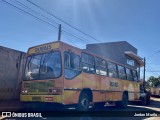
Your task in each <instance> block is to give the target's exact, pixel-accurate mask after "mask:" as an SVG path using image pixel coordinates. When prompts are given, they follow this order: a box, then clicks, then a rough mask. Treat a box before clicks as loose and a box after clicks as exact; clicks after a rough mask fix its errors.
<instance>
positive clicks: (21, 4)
mask: <svg viewBox="0 0 160 120" xmlns="http://www.w3.org/2000/svg"><path fill="white" fill-rule="evenodd" d="M13 2H14V3H16V4H19V5H20V6H21V7H22V8H25V9H26V10H28V11H31V12H32V13H34V14H36V15H37V14H38V15H39V16H42V17H44V18H45V19H47V20H49V21H51V22H53V23H55V24H56V25H59V23H57V22H55V21H53V20H52V19H50V18H48V17H46V16H45V15H43V14H40V13H38V12H37V11H35V10H33V9H31V8H29V7H28V6H26V5H25V4H23V3H21V2H19V1H17V0H14V1H13Z"/></svg>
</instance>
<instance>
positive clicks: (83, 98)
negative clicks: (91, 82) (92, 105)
mask: <svg viewBox="0 0 160 120" xmlns="http://www.w3.org/2000/svg"><path fill="white" fill-rule="evenodd" d="M77 109H78V110H79V111H87V110H88V109H89V96H88V94H86V93H82V94H81V95H80V98H79V101H78V105H77Z"/></svg>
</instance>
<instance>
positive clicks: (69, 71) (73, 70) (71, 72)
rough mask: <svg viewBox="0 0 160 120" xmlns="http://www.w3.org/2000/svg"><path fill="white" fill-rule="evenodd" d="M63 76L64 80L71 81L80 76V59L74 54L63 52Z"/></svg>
mask: <svg viewBox="0 0 160 120" xmlns="http://www.w3.org/2000/svg"><path fill="white" fill-rule="evenodd" d="M64 68H65V69H64V74H65V78H66V79H72V78H74V77H76V76H77V75H79V74H80V72H81V70H80V57H79V56H78V55H76V54H74V53H70V52H64Z"/></svg>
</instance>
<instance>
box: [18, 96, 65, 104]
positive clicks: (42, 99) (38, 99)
mask: <svg viewBox="0 0 160 120" xmlns="http://www.w3.org/2000/svg"><path fill="white" fill-rule="evenodd" d="M20 101H22V102H53V103H60V104H62V95H20Z"/></svg>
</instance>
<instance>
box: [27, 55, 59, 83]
mask: <svg viewBox="0 0 160 120" xmlns="http://www.w3.org/2000/svg"><path fill="white" fill-rule="evenodd" d="M60 75H61V57H60V52H50V53H46V54H39V55H34V56H31V57H28V59H27V64H26V69H25V74H24V79H25V80H35V79H37V80H38V79H51V78H57V77H59V76H60Z"/></svg>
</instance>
